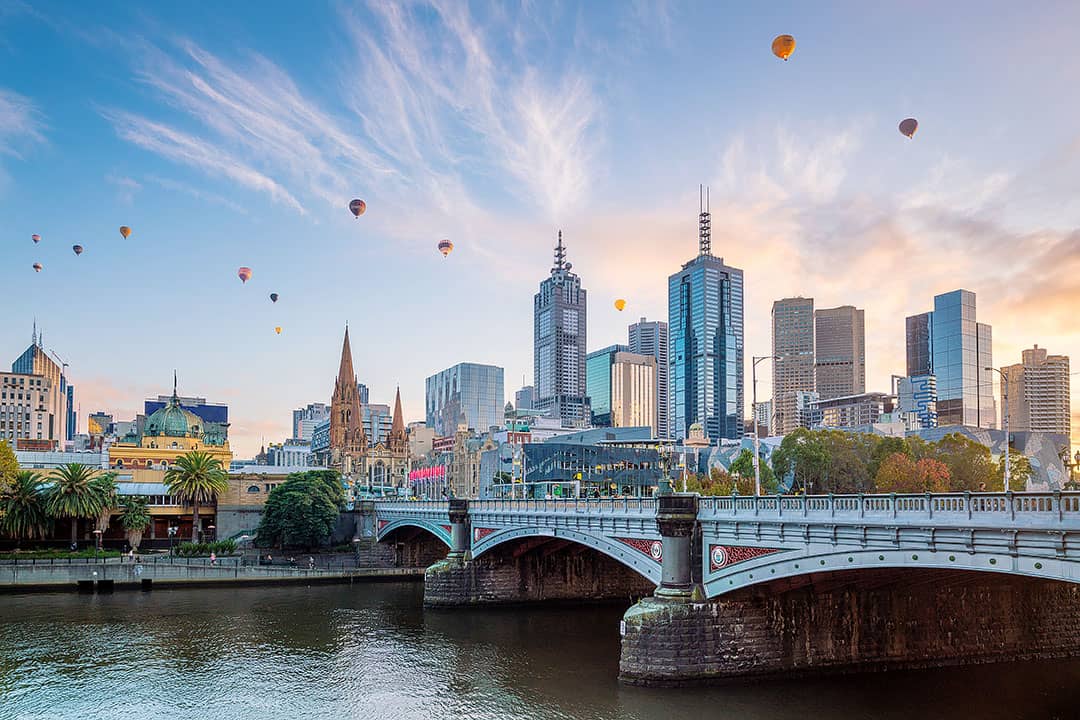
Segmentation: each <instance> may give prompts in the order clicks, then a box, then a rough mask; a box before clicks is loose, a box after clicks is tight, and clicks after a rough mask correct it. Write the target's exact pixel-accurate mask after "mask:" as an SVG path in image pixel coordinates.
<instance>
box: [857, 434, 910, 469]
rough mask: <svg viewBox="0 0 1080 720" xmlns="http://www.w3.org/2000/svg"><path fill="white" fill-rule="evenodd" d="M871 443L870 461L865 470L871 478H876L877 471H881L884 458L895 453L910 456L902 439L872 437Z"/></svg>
mask: <svg viewBox="0 0 1080 720" xmlns="http://www.w3.org/2000/svg"><path fill="white" fill-rule="evenodd" d="M872 443H873V446H872V449H871V451H870V459H869V463H868V465H867V468H866V469H867V473H868V475H869V476H870V477H872V478H876V477H877V474H878V470H880V469H881V463H883V462H884V461H885V458H887V457H889V456H890V455H893V454H895V453H904V454H905V455H908V456H910V454H911V453H910V452H909V450H910V448H909V447H908V445H907V443H906V442H904V438H898V437H891V436H889V437H881V436H874V440H873V441H872Z"/></svg>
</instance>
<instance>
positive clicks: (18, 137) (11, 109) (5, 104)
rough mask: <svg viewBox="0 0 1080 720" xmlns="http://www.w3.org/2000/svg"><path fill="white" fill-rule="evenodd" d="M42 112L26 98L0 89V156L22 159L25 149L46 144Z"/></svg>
mask: <svg viewBox="0 0 1080 720" xmlns="http://www.w3.org/2000/svg"><path fill="white" fill-rule="evenodd" d="M44 129H45V124H44V120H43V118H42V115H41V111H40V110H38V108H37V106H36V105H34V103H33V102H32V101H31V100H30V99H29V98H26V97H23V96H22V95H20V94H19V93H17V92H13V91H11V90H5V89H4V88H0V155H9V156H11V157H15V158H21V157H22V153H23V152H25V148H26V147H28V146H30V145H33V144H36V143H43V142H45V135H44Z"/></svg>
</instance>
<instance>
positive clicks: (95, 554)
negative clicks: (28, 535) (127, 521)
mask: <svg viewBox="0 0 1080 720" xmlns="http://www.w3.org/2000/svg"><path fill="white" fill-rule="evenodd" d="M120 554H121V553H120V551H119V550H95V549H94V548H92V547H91V548H86V549H85V550H79V551H77V552H71V551H69V550H16V551H15V552H9V553H0V560H67V559H69V558H70V559H72V560H85V559H88V558H103V557H104V558H114V557H120Z"/></svg>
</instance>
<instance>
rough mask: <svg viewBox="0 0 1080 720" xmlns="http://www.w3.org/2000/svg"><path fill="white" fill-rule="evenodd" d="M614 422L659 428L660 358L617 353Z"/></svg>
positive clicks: (654, 430) (613, 372)
mask: <svg viewBox="0 0 1080 720" xmlns="http://www.w3.org/2000/svg"><path fill="white" fill-rule="evenodd" d="M611 426H612V427H649V428H652V434H653V436H654V437H656V436H657V435H658V433H657V428H656V358H654V357H653V356H651V355H639V354H638V353H632V352H625V351H623V352H617V353H615V357H614V362H613V363H612V364H611Z"/></svg>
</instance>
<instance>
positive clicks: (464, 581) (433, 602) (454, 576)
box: [424, 535, 656, 607]
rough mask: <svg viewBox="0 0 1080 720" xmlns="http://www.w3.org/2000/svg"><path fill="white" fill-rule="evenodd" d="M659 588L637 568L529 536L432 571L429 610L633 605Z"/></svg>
mask: <svg viewBox="0 0 1080 720" xmlns="http://www.w3.org/2000/svg"><path fill="white" fill-rule="evenodd" d="M655 587H656V585H655V583H653V582H651V581H650V580H649V579H647V578H645V577H644V576H642V575H640V574H638V572H636V571H635V570H633V569H632V568H630V567H628V566H626V565H624V564H623V563H621V562H619V561H618V560H615V559H614V558H612V557H609V556H608V555H606V554H604V553H602V552H600V551H599V550H596V549H594V548H591V547H588V546H586V545H584V544H581V543H578V542H575V541H573V540H568V539H566V538H561V537H552V536H551V535H541V536H525V537H520V538H516V539H514V540H512V541H508V542H504V543H501V544H499V545H497V546H495V547H493V548H491V549H490V550H488V551H486V552H484V553H483V554H482V555H480V556H479V557H476V558H470V559H467V560H464V561H458V562H455V561H454V560H452V559H451V560H447V561H446V562H444V563H439V564H438V565H434V566H432V567H430V568H428V572H427V574H426V575H425V578H424V604H425V605H428V606H430V607H438V606H460V605H489V604H504V603H531V602H544V601H561V600H566V601H569V600H572V601H575V602H603V601H616V600H622V601H629V602H632V601H634V600H636V599H638V598H641V597H645V596H647V595H650V594H652V592H653V590H654V589H655Z"/></svg>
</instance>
